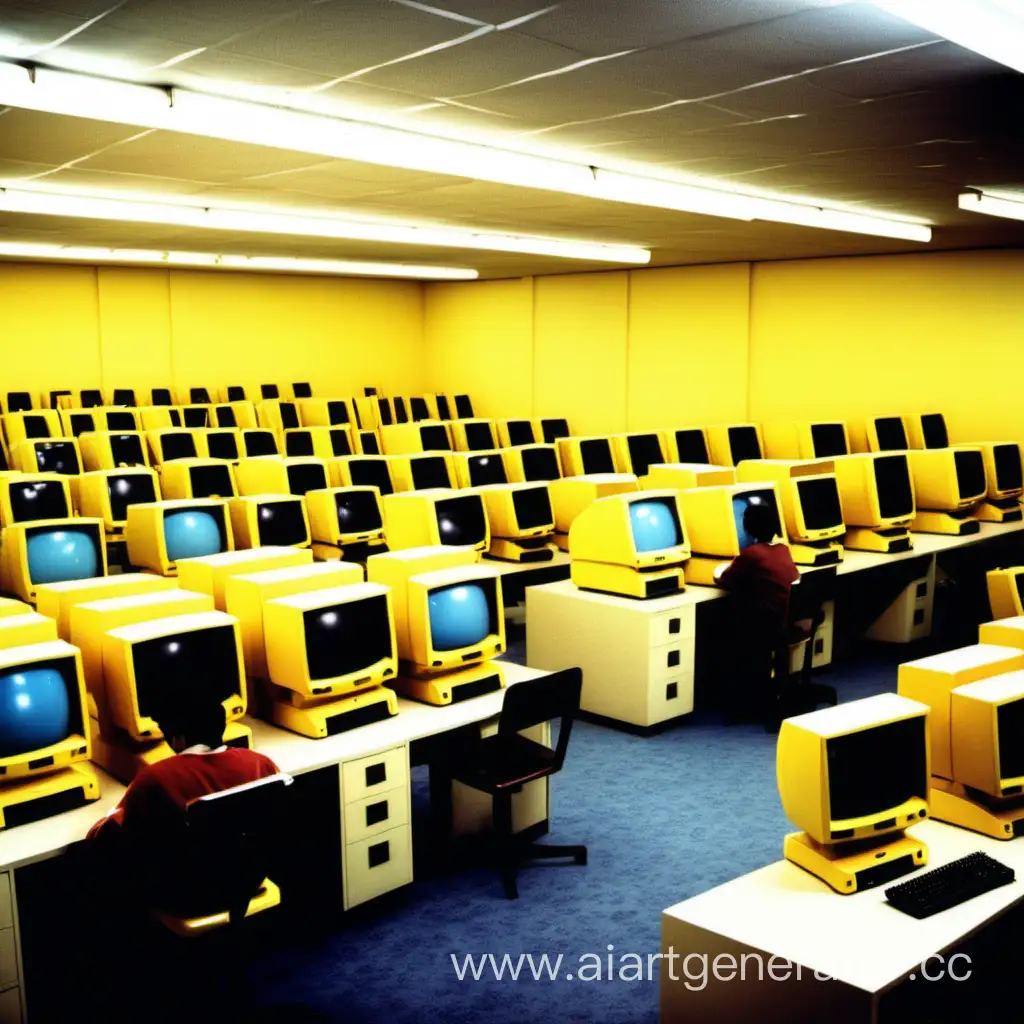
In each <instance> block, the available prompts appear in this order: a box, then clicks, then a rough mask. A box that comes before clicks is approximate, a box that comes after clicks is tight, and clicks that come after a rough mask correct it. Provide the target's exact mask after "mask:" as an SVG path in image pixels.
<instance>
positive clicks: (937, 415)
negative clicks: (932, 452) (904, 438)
mask: <svg viewBox="0 0 1024 1024" xmlns="http://www.w3.org/2000/svg"><path fill="white" fill-rule="evenodd" d="M921 436H922V437H923V438H924V446H925V448H948V447H949V433H948V432H947V430H946V417H945V416H943V415H942V413H941V412H930V413H927V414H925V415H924V416H922V417H921Z"/></svg>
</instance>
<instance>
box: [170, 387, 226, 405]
mask: <svg viewBox="0 0 1024 1024" xmlns="http://www.w3.org/2000/svg"><path fill="white" fill-rule="evenodd" d="M175 394H176V395H177V399H178V405H209V404H210V403H211V402H213V401H216V398H215V397H214V396H216V394H217V389H216V388H210V387H204V386H203V385H201V384H197V385H195V386H193V387H183V388H178V389H177V390H176V392H175Z"/></svg>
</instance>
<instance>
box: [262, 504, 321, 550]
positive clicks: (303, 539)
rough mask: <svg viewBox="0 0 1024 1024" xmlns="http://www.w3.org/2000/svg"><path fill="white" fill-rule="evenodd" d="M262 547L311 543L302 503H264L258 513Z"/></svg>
mask: <svg viewBox="0 0 1024 1024" xmlns="http://www.w3.org/2000/svg"><path fill="white" fill-rule="evenodd" d="M256 517H257V520H258V522H259V530H260V546H261V547H268V546H273V547H277V546H280V547H285V548H287V547H294V546H296V545H299V546H301V545H303V544H306V543H308V542H309V531H308V530H307V528H306V521H305V518H304V517H303V515H302V502H301V501H264V502H261V503H260V507H259V510H258V511H257V513H256Z"/></svg>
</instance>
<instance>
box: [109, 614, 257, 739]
mask: <svg viewBox="0 0 1024 1024" xmlns="http://www.w3.org/2000/svg"><path fill="white" fill-rule="evenodd" d="M103 673H104V676H105V678H106V683H107V702H108V705H109V707H110V711H111V717H112V719H113V721H114V724H115V725H116V726H117V727H118V728H120V729H123V730H124V731H125V732H126V733H127V734H128V735H129V736H130V737H131V738H132V739H133V740H136V741H144V740H158V739H162V738H163V733H162V732H161V731H160V727H159V726H158V725H157V723H156V720H155V718H154V715H155V714H159V709H160V707H161V705H162V703H163V702H164V701H168V700H173V697H174V691H175V690H176V689H178V688H180V687H181V685H182V680H183V679H187V680H188V682H189V686H190V687H191V688H205V689H207V690H208V692H209V693H210V695H211V696H213V697H215V698H216V699H217V700H218V701H220V702H221V703H222V704H223V705H224V712H225V714H226V716H227V720H228V721H229V722H235V721H238V719H240V718H241V717H242V716H243V715H244V714H245V705H246V688H245V665H244V663H243V661H242V637H241V631H240V630H239V627H238V620H237V619H236V618H235V617H234V616H233V615H227V614H225V613H224V612H216V611H214V612H199V613H196V614H193V615H174V616H171V617H169V618H165V619H150V620H148V621H146V622H136V623H133V624H132V625H130V626H120V627H118V628H117V629H112V630H110V631H109V632H107V633H106V634H104V639H103Z"/></svg>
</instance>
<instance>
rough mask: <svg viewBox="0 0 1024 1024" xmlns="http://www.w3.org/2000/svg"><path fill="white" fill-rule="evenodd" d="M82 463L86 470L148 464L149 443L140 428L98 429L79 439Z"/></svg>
mask: <svg viewBox="0 0 1024 1024" xmlns="http://www.w3.org/2000/svg"><path fill="white" fill-rule="evenodd" d="M78 447H79V449H80V450H81V452H82V465H83V466H84V467H85V469H86V471H89V472H91V471H93V470H97V469H120V468H122V467H124V466H148V465H149V445H148V444H147V442H146V437H145V435H144V434H142V432H141V431H138V430H127V431H118V432H116V433H114V432H112V431H109V430H102V431H97V432H96V433H94V434H82V436H81V437H79V439H78Z"/></svg>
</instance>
